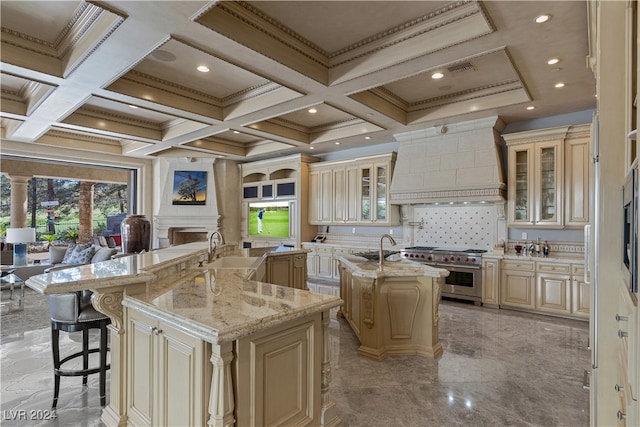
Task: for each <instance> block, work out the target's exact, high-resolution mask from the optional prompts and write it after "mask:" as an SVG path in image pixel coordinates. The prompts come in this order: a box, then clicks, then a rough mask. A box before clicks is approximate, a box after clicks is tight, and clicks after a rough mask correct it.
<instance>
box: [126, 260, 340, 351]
mask: <svg viewBox="0 0 640 427" xmlns="http://www.w3.org/2000/svg"><path fill="white" fill-rule="evenodd" d="M192 273H193V274H191V275H190V276H184V277H182V278H181V279H180V280H179V281H177V282H176V281H175V280H173V279H167V280H165V281H163V282H160V283H157V284H154V287H153V290H152V291H150V292H147V293H144V294H138V295H134V296H127V297H126V298H125V299H124V300H123V302H122V304H123V305H124V306H126V307H129V308H132V309H135V310H137V311H140V312H142V313H144V314H146V315H148V316H150V317H152V318H156V319H158V320H161V321H165V322H170V323H171V325H172V326H174V327H176V328H179V329H182V330H184V331H186V332H188V333H190V334H192V335H195V336H197V337H199V338H201V339H203V340H205V341H208V342H210V343H213V344H218V343H222V342H226V341H232V340H235V339H238V338H240V337H243V336H246V335H249V334H251V333H253V332H256V331H259V330H262V329H267V328H269V327H272V326H275V325H278V324H280V323H283V322H286V321H288V320H293V319H297V318H299V317H304V316H306V315H308V314H311V313H315V312H319V311H325V310H329V309H331V308H333V307H336V306H338V305H340V304H341V303H342V300H341V299H340V298H339V297H337V296H331V295H322V294H316V293H313V292H309V291H304V290H300V289H294V288H288V287H284V286H278V285H273V284H271V283H264V282H257V281H254V280H248V279H246V275H247V270H246V269H243V268H238V269H235V268H202V269H200V270H199V271H193V272H192Z"/></svg>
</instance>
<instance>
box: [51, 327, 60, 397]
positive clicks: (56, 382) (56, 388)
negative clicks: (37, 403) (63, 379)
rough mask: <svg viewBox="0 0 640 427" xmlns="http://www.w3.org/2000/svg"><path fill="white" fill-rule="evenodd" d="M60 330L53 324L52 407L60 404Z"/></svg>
mask: <svg viewBox="0 0 640 427" xmlns="http://www.w3.org/2000/svg"><path fill="white" fill-rule="evenodd" d="M59 338H60V331H59V330H57V329H55V328H54V327H53V325H52V326H51V349H52V351H53V405H51V409H56V406H58V395H59V393H60V375H58V369H60V342H59Z"/></svg>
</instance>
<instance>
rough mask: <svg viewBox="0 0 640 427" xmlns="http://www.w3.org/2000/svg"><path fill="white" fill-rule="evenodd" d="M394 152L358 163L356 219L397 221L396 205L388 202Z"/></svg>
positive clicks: (387, 222) (383, 222) (377, 222)
mask: <svg viewBox="0 0 640 427" xmlns="http://www.w3.org/2000/svg"><path fill="white" fill-rule="evenodd" d="M394 160H395V153H394V155H393V156H392V157H391V158H388V159H380V160H376V161H373V162H372V163H363V162H360V163H359V165H358V170H359V171H358V182H359V189H358V201H359V206H358V221H359V222H360V223H373V224H376V225H377V224H389V225H392V224H397V223H399V210H398V206H394V205H391V204H389V188H390V186H391V175H392V173H393V163H394Z"/></svg>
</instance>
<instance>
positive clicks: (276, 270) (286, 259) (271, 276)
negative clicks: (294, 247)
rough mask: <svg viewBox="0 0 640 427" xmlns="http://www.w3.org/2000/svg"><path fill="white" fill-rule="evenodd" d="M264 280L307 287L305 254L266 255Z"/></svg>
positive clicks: (302, 287)
mask: <svg viewBox="0 0 640 427" xmlns="http://www.w3.org/2000/svg"><path fill="white" fill-rule="evenodd" d="M265 282H268V283H273V284H274V285H280V286H288V287H290V288H296V289H307V254H306V253H295V254H286V253H285V254H278V255H269V256H267V271H266V277H265Z"/></svg>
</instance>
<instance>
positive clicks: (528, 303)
mask: <svg viewBox="0 0 640 427" xmlns="http://www.w3.org/2000/svg"><path fill="white" fill-rule="evenodd" d="M502 268H503V269H502V277H501V282H500V305H504V306H511V307H517V308H525V309H534V308H535V285H536V283H535V264H534V263H533V262H531V261H513V260H504V261H503V264H502Z"/></svg>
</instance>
